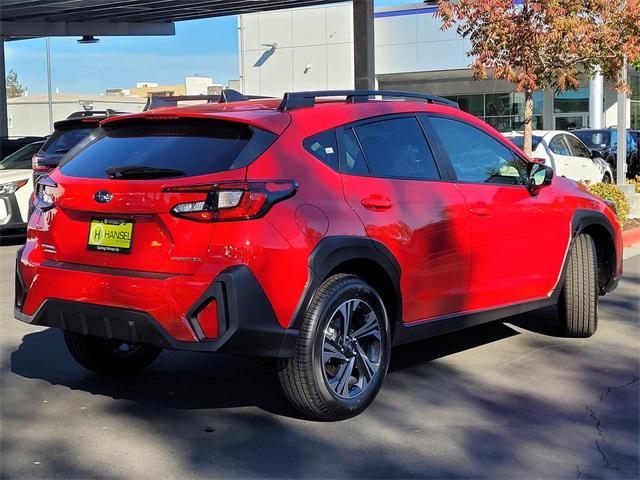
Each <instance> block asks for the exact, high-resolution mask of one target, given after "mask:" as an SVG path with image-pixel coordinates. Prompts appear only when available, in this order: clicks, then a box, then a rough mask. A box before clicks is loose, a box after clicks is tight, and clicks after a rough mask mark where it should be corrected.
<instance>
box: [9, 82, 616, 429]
mask: <svg viewBox="0 0 640 480" xmlns="http://www.w3.org/2000/svg"><path fill="white" fill-rule="evenodd" d="M339 96H341V97H340V98H339ZM319 97H327V98H324V99H320V98H319ZM455 107H456V105H455V104H452V102H450V101H448V100H445V99H442V98H439V97H433V96H429V95H422V94H411V93H403V92H386V91H382V92H371V91H329V92H305V93H288V94H286V95H285V96H284V99H282V100H281V101H280V100H275V99H272V100H265V99H260V100H253V101H238V102H232V103H226V104H217V105H214V104H210V105H201V106H192V107H185V108H168V109H163V110H162V111H158V110H156V111H150V112H145V113H140V114H134V115H127V116H121V117H113V118H109V119H106V120H104V121H103V122H102V123H101V126H100V128H98V129H97V130H95V131H94V132H93V133H92V134H91V135H90V136H89V137H88V138H87V139H85V140H84V141H83V142H82V143H81V144H79V145H78V146H76V147H75V148H74V149H73V150H72V151H71V152H69V154H68V155H66V157H65V158H64V159H63V161H62V162H61V164H60V166H59V167H58V168H57V169H56V170H55V171H53V172H52V173H51V174H50V175H49V176H48V177H46V178H45V179H43V180H41V181H40V182H39V185H38V187H37V195H36V196H37V199H36V203H37V206H36V210H35V212H34V214H33V216H32V217H31V219H30V222H29V228H28V239H27V243H26V246H25V247H24V249H23V250H21V251H20V252H19V255H18V260H17V269H16V272H17V278H16V305H15V315H16V317H17V318H18V319H20V320H23V321H25V322H29V323H32V324H34V325H46V326H51V327H57V328H60V329H62V330H64V336H65V340H66V343H67V346H68V348H69V350H70V352H71V354H72V355H73V357H74V358H75V359H76V360H77V361H78V362H79V363H80V364H82V365H83V366H84V367H86V368H88V369H90V370H93V371H96V372H98V373H104V374H110V375H124V374H132V373H135V372H138V371H140V370H141V369H143V368H145V367H146V366H148V365H149V364H150V363H151V362H152V361H153V360H154V359H155V358H156V356H157V355H158V354H159V353H160V351H161V349H163V348H170V349H178V350H197V351H205V352H230V353H236V354H242V355H252V356H260V357H272V358H277V359H278V362H277V363H278V371H279V377H280V381H281V383H282V387H283V389H284V392H285V394H286V396H287V397H288V398H289V399H290V400H291V402H292V403H293V405H294V406H295V407H297V408H298V409H299V410H301V411H302V412H303V413H305V414H307V415H309V416H311V417H315V418H321V419H338V418H345V417H349V416H352V415H355V414H357V413H359V412H361V411H362V410H364V409H365V408H366V407H367V405H369V404H370V403H371V401H372V400H373V398H374V397H375V396H376V394H377V392H378V391H379V389H380V386H381V384H382V381H383V378H384V377H385V374H386V371H387V366H388V364H389V356H390V353H391V347H392V346H394V345H399V344H403V343H406V342H410V341H414V340H418V339H422V338H425V337H429V336H433V335H438V334H442V333H446V332H450V331H453V330H457V329H461V328H464V327H469V326H472V325H476V324H479V323H483V322H489V321H493V320H496V319H500V318H504V317H507V316H509V315H513V314H516V313H520V312H524V311H528V310H533V309H537V308H540V307H544V306H548V305H558V307H559V318H560V321H561V327H562V329H563V331H564V332H565V334H566V335H568V336H572V337H588V336H590V335H592V334H593V333H594V332H595V330H596V326H597V302H598V296H599V295H603V294H605V293H606V292H608V291H611V290H612V289H613V288H615V286H616V284H617V282H618V279H619V277H620V275H621V258H622V255H621V252H622V241H621V234H620V228H619V226H618V223H617V221H616V218H615V212H614V210H613V209H612V207H611V206H609V205H607V204H606V203H604V202H602V201H601V200H599V199H597V198H595V197H593V196H592V195H590V194H589V193H588V192H587V191H585V189H584V188H583V187H581V186H579V185H577V184H576V183H574V182H573V181H571V180H567V179H565V178H562V177H554V176H553V171H552V170H551V169H550V168H549V167H547V166H544V165H541V164H537V163H532V162H530V161H529V160H528V159H527V157H525V155H524V154H523V153H522V152H521V151H520V150H519V149H518V148H517V147H515V146H514V145H513V144H511V143H510V142H509V141H508V140H506V139H505V138H504V137H502V136H501V135H500V134H499V133H498V132H496V131H495V130H493V129H492V128H491V127H489V126H488V125H486V124H485V123H483V122H482V121H480V120H478V119H477V118H475V117H473V116H471V115H468V114H466V113H464V112H462V111H460V110H458V109H457V108H455Z"/></svg>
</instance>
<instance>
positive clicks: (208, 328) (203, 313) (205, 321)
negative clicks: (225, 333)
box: [197, 300, 218, 338]
mask: <svg viewBox="0 0 640 480" xmlns="http://www.w3.org/2000/svg"><path fill="white" fill-rule="evenodd" d="M197 319H198V323H199V324H200V328H202V333H203V334H204V336H205V337H206V338H216V337H217V336H218V302H216V301H215V300H211V302H209V303H208V304H207V306H206V307H204V308H203V309H202V310H200V313H198V316H197Z"/></svg>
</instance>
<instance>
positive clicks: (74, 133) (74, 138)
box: [42, 125, 95, 154]
mask: <svg viewBox="0 0 640 480" xmlns="http://www.w3.org/2000/svg"><path fill="white" fill-rule="evenodd" d="M94 129H95V125H94V126H92V127H85V128H74V129H72V130H58V131H56V132H54V133H53V135H51V138H50V139H49V140H47V143H46V144H45V145H44V147H43V149H42V151H43V152H45V153H57V154H63V153H67V152H68V151H69V150H71V149H72V148H73V147H75V146H76V145H77V144H78V143H79V142H80V141H81V140H83V139H84V138H85V137H86V136H87V135H89V134H90V133H91V132H92V131H93V130H94Z"/></svg>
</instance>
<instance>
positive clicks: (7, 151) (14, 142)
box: [0, 136, 45, 159]
mask: <svg viewBox="0 0 640 480" xmlns="http://www.w3.org/2000/svg"><path fill="white" fill-rule="evenodd" d="M44 139H45V137H38V136H27V137H0V159H1V158H4V157H7V156H9V155H11V154H12V153H14V152H17V151H18V150H20V149H21V148H22V147H26V146H27V145H29V144H30V143H33V142H38V141H40V140H44Z"/></svg>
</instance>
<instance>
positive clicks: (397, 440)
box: [0, 246, 640, 478]
mask: <svg viewBox="0 0 640 480" xmlns="http://www.w3.org/2000/svg"><path fill="white" fill-rule="evenodd" d="M16 249H17V247H15V246H8V247H0V329H1V330H0V333H1V335H0V342H1V343H0V348H1V352H0V359H1V361H2V364H1V369H2V373H1V376H0V386H1V392H0V399H1V405H0V409H1V425H0V426H1V444H0V447H1V449H0V457H1V461H0V464H1V466H0V477H1V478H131V477H134V476H136V477H144V478H198V477H199V478H202V477H209V478H211V477H225V478H229V477H250V478H256V477H289V478H293V477H296V478H297V477H315V478H319V477H323V478H357V477H366V478H391V477H395V478H407V477H419V478H426V477H429V478H445V477H447V478H451V477H458V478H516V477H517V478H638V476H639V473H640V471H639V468H640V467H639V448H640V446H639V431H640V428H639V407H638V406H639V405H640V398H639V397H640V381H639V377H640V373H639V370H640V365H639V359H640V332H639V322H640V247H634V248H632V249H628V250H627V251H626V252H625V264H624V270H625V277H624V279H623V280H622V281H621V283H620V286H619V288H618V290H617V291H616V292H615V293H614V294H612V295H610V296H607V297H605V298H603V299H601V304H600V325H599V330H598V332H597V334H596V335H595V336H594V337H592V338H590V339H586V340H573V339H571V340H570V339H563V338H559V337H557V336H554V328H553V327H554V323H553V321H554V312H553V310H550V309H547V310H542V311H537V312H533V313H530V314H527V315H522V316H518V317H514V318H512V319H510V320H509V321H508V322H505V323H500V322H499V323H495V324H490V325H484V326H481V327H476V328H474V329H471V330H467V331H465V332H460V333H456V334H452V335H447V336H445V337H440V338H436V339H431V340H428V341H423V342H420V343H417V344H413V345H409V346H406V347H402V348H399V349H396V350H394V352H393V355H392V364H391V371H390V373H389V375H388V377H387V380H386V383H385V386H384V387H383V390H382V392H381V393H380V395H379V396H378V398H377V400H376V402H375V403H374V404H373V405H372V407H370V408H369V409H368V410H367V411H366V412H365V413H364V414H363V415H361V416H359V417H357V418H354V419H351V420H346V421H343V422H338V423H318V422H310V421H307V420H304V419H301V418H299V417H298V416H297V415H296V413H295V412H294V411H293V410H292V409H291V408H290V407H288V405H287V403H286V400H285V399H284V397H283V396H282V395H281V394H280V392H279V386H278V383H277V378H276V376H275V374H274V372H273V370H272V369H271V368H269V367H268V366H266V365H261V364H258V363H256V362H254V361H252V360H249V359H244V358H237V357H230V356H225V355H206V354H191V353H180V352H169V351H167V352H164V353H163V354H162V355H161V356H160V358H159V359H158V360H157V361H156V363H154V364H153V365H152V367H151V368H150V369H148V370H147V371H146V372H145V373H144V374H143V375H142V376H140V377H138V378H136V379H132V380H127V381H114V380H104V379H101V378H99V377H96V376H94V375H92V374H90V373H88V372H87V371H85V370H83V369H82V368H81V367H80V366H78V365H77V364H75V363H74V362H73V360H72V359H71V357H70V355H69V354H68V353H67V351H66V348H65V346H64V344H63V340H62V335H61V334H60V332H59V331H55V330H47V329H43V328H40V327H31V326H29V325H26V324H23V323H20V322H18V321H16V320H13V267H14V255H15V251H16ZM523 288H525V287H523Z"/></svg>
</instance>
